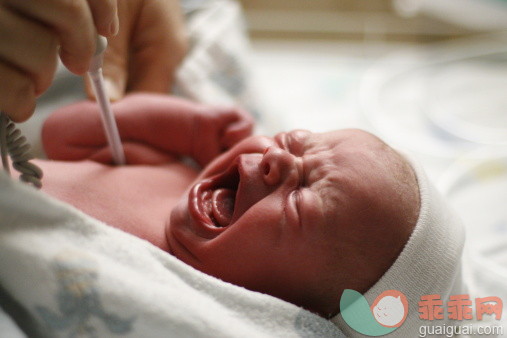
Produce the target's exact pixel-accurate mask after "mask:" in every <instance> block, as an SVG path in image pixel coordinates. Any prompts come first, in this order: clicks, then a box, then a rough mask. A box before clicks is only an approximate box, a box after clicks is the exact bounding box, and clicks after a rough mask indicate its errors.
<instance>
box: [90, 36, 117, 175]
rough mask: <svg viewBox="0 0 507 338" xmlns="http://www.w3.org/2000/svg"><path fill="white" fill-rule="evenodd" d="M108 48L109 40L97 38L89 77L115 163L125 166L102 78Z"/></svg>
mask: <svg viewBox="0 0 507 338" xmlns="http://www.w3.org/2000/svg"><path fill="white" fill-rule="evenodd" d="M106 48H107V40H106V39H105V38H104V37H102V36H97V50H96V52H95V56H94V57H93V59H92V62H91V65H90V69H89V70H88V76H89V77H90V80H91V83H92V87H93V91H94V92H95V98H96V99H97V103H98V104H99V107H100V112H101V114H100V116H101V118H102V125H103V127H104V131H105V133H106V138H107V142H108V143H109V147H110V148H111V153H112V155H113V161H114V163H115V164H117V165H123V164H125V153H124V152H123V146H122V144H121V139H120V133H119V132H118V126H117V125H116V120H115V119H114V115H113V111H112V109H111V104H110V103H109V97H108V95H107V92H106V88H105V86H104V77H103V76H102V55H103V53H104V51H105V50H106Z"/></svg>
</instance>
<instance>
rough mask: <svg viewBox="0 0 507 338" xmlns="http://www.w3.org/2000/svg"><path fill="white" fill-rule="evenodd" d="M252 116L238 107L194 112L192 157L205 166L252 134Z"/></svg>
mask: <svg viewBox="0 0 507 338" xmlns="http://www.w3.org/2000/svg"><path fill="white" fill-rule="evenodd" d="M252 129H253V118H252V117H251V116H250V115H249V114H248V113H247V112H245V111H243V110H241V109H238V108H206V109H203V110H201V111H200V112H199V113H198V114H196V119H195V127H194V137H193V142H192V154H191V155H192V157H193V158H194V159H195V160H196V161H197V162H198V163H199V164H200V165H201V166H205V165H206V164H208V163H209V162H210V161H211V160H212V159H214V158H215V157H217V156H218V155H220V154H221V153H222V152H224V151H226V150H227V149H229V148H231V147H232V146H233V145H235V144H236V143H238V142H239V141H241V140H243V139H244V138H246V137H248V136H250V135H251V134H252Z"/></svg>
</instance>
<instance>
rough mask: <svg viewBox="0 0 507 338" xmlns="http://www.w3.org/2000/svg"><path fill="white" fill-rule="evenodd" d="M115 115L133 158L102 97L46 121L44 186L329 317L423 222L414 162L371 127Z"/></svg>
mask: <svg viewBox="0 0 507 338" xmlns="http://www.w3.org/2000/svg"><path fill="white" fill-rule="evenodd" d="M113 110H114V111H115V114H116V118H117V123H118V127H119V130H120V134H121V137H122V142H123V146H124V150H125V154H126V158H127V165H125V166H121V167H118V166H113V165H111V164H110V163H112V161H111V156H110V152H109V150H108V148H107V143H106V140H105V136H104V134H103V131H102V129H101V128H102V127H101V124H100V123H101V121H100V116H99V112H98V108H97V106H96V104H95V103H93V102H80V103H77V104H73V105H70V106H67V107H64V108H62V109H60V110H58V111H57V112H55V113H54V114H53V115H51V116H50V117H49V119H48V120H47V121H46V123H45V125H44V128H43V133H42V137H43V142H44V147H45V150H46V152H47V155H48V158H50V159H51V160H49V161H42V160H41V161H38V162H37V164H38V165H40V166H41V167H43V170H44V173H45V178H44V181H43V184H44V186H43V191H45V192H47V193H48V194H50V195H52V196H54V197H56V198H58V199H60V200H63V201H65V202H68V203H69V204H71V205H73V206H75V207H76V208H78V209H80V210H82V211H84V212H85V213H87V214H89V215H91V216H93V217H95V218H97V219H99V220H101V221H103V222H105V223H106V224H108V225H110V226H113V227H116V228H119V229H121V230H124V231H126V232H129V233H131V234H133V235H136V236H138V237H140V238H143V239H146V240H148V241H150V242H151V243H152V244H154V245H156V246H158V247H159V248H161V249H163V250H165V251H167V252H169V253H171V254H173V255H174V256H176V257H177V258H178V259H180V260H182V261H183V262H185V263H187V264H189V265H191V266H192V267H194V268H196V269H198V270H200V271H202V272H204V273H207V274H210V275H212V276H215V277H217V278H220V279H222V280H224V281H227V282H231V283H234V284H237V285H240V286H243V287H245V288H248V289H250V290H253V291H259V292H263V293H267V294H270V295H272V296H275V297H278V298H280V299H283V300H286V301H288V302H291V303H293V304H296V305H298V306H302V307H304V308H306V309H308V310H310V311H313V312H315V313H318V314H320V315H322V316H324V317H328V316H331V315H334V314H336V313H337V312H338V308H339V297H340V295H341V293H342V291H343V289H345V288H349V289H354V290H357V291H360V292H365V291H367V290H368V289H369V288H370V287H371V286H372V285H373V284H374V283H375V282H376V281H377V280H378V279H379V278H380V277H381V276H382V275H383V274H384V273H385V271H386V270H387V269H388V268H389V267H390V266H391V265H392V263H393V262H394V261H395V259H396V258H397V256H398V255H399V253H400V252H401V250H402V249H403V247H404V245H405V243H406V242H407V240H408V238H409V236H410V234H411V233H412V230H413V228H414V226H415V223H416V221H417V218H418V213H419V204H420V202H419V191H418V185H417V180H416V177H415V175H414V173H413V170H412V168H411V167H410V165H409V164H408V163H407V161H406V160H405V159H404V158H403V157H402V156H400V155H399V154H398V153H397V152H396V151H394V150H393V149H392V148H390V147H388V146H387V145H386V144H385V143H384V142H382V141H381V140H379V139H378V138H377V137H375V136H373V135H371V134H369V133H367V132H364V131H360V130H351V129H349V130H339V131H333V132H328V133H321V134H317V133H311V132H309V131H306V130H295V131H291V132H287V133H280V134H277V135H276V136H275V137H273V138H269V137H264V136H250V134H251V131H252V127H253V122H252V119H251V117H249V116H248V114H246V113H244V112H242V111H241V110H238V109H229V108H216V107H208V106H204V105H201V104H196V103H192V102H189V101H184V100H182V99H177V98H174V97H169V96H162V95H149V94H135V95H130V96H127V97H126V98H124V99H123V100H121V101H118V102H116V103H114V104H113ZM183 156H185V157H190V158H192V159H194V160H195V161H196V162H197V163H198V164H199V165H200V166H201V167H202V168H203V169H202V170H199V169H198V168H196V166H192V165H189V164H188V161H184V162H182V157H183Z"/></svg>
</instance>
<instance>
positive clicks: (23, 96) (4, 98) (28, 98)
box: [0, 61, 35, 122]
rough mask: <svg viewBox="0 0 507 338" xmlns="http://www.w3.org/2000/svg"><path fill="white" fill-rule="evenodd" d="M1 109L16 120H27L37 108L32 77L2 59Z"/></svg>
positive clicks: (0, 68)
mask: <svg viewBox="0 0 507 338" xmlns="http://www.w3.org/2000/svg"><path fill="white" fill-rule="evenodd" d="M0 74H2V76H0V110H1V111H3V112H5V113H7V115H8V116H9V117H10V118H11V119H12V120H13V121H14V122H23V121H26V120H27V119H28V118H29V117H30V116H32V114H33V111H34V109H35V90H34V85H33V82H32V79H31V78H29V77H28V76H26V74H24V73H22V72H20V71H19V70H17V69H15V68H13V67H11V66H10V65H6V64H5V63H3V62H1V61H0Z"/></svg>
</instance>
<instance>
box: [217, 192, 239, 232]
mask: <svg viewBox="0 0 507 338" xmlns="http://www.w3.org/2000/svg"><path fill="white" fill-rule="evenodd" d="M235 199H236V191H234V190H231V189H226V188H220V189H217V190H215V191H214V192H213V197H212V198H211V205H212V211H213V217H215V219H216V220H217V222H218V224H219V225H220V226H222V227H226V226H228V225H229V224H230V223H231V219H232V214H233V212H234V202H235Z"/></svg>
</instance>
